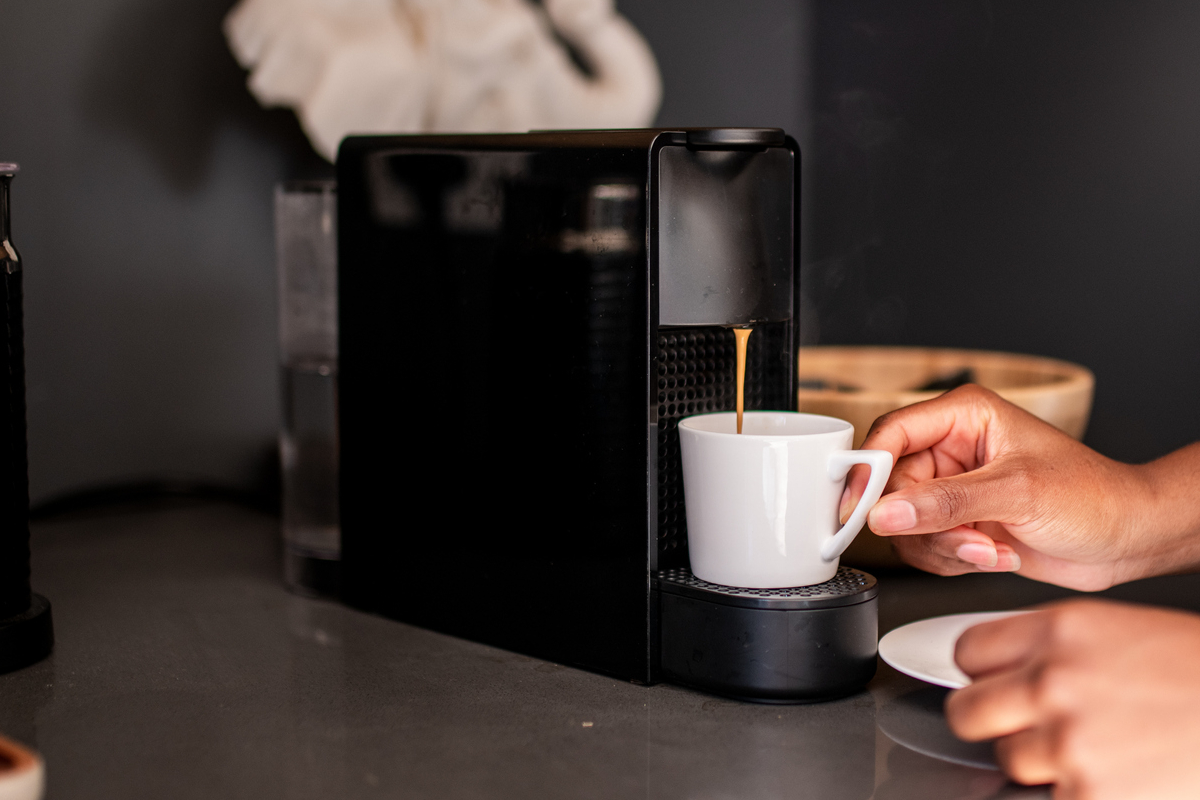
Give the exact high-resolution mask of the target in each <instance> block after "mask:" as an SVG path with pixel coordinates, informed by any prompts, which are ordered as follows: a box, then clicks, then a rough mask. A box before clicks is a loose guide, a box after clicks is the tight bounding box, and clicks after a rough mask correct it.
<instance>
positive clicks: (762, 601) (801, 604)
mask: <svg viewBox="0 0 1200 800" xmlns="http://www.w3.org/2000/svg"><path fill="white" fill-rule="evenodd" d="M658 584H659V588H660V589H661V590H662V591H663V592H669V593H671V594H679V595H685V596H687V597H695V598H698V599H702V600H705V601H707V602H710V603H721V604H723V605H733V606H742V607H745V608H763V609H770V610H774V611H783V610H789V609H802V608H826V607H832V606H848V605H854V604H855V603H863V602H866V601H867V600H870V599H871V598H872V597H875V595H877V594H878V593H879V589H878V584H877V582H876V580H875V578H874V577H873V576H872V575H868V574H867V573H865V572H862V571H861V570H857V569H852V568H850V567H838V571H837V573H836V574H835V575H834V576H833V577H832V578H830V579H829V580H827V581H825V582H823V583H814V584H812V585H811V586H789V587H787V588H781V589H750V588H746V587H742V586H722V585H720V584H716V583H709V582H708V581H705V580H701V579H700V578H697V577H696V576H695V575H693V574H692V573H691V571H690V570H686V569H669V570H660V571H659V573H658Z"/></svg>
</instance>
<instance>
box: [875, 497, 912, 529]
mask: <svg viewBox="0 0 1200 800" xmlns="http://www.w3.org/2000/svg"><path fill="white" fill-rule="evenodd" d="M870 521H871V530H873V531H876V532H879V533H898V532H900V531H907V530H910V529H912V528H914V527H916V524H917V509H916V507H915V506H913V504H912V503H910V502H908V501H907V500H888V501H887V502H886V503H880V504H879V505H877V506H875V507H874V508H872V509H871V515H870Z"/></svg>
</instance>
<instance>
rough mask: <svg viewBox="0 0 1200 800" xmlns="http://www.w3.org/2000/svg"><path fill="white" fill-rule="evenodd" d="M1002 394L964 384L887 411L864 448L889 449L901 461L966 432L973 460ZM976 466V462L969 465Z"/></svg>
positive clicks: (966, 454) (965, 452)
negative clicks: (941, 393) (922, 400)
mask: <svg viewBox="0 0 1200 800" xmlns="http://www.w3.org/2000/svg"><path fill="white" fill-rule="evenodd" d="M1003 402H1004V401H1003V400H1000V398H999V396H998V395H996V394H995V393H993V392H990V391H988V390H987V389H983V388H981V387H979V386H974V385H971V386H963V387H960V388H958V389H954V390H953V391H949V392H946V393H945V394H943V395H941V396H939V397H935V398H934V399H932V400H926V401H925V402H923V403H915V404H913V405H911V406H905V407H904V408H901V409H898V410H896V411H892V412H890V413H888V414H884V415H883V416H882V417H880V418H879V419H877V420H875V424H873V425H872V426H871V430H870V431H868V432H867V438H866V439H865V440H863V444H862V448H863V449H864V450H887V451H888V452H890V453H891V454H892V458H893V459H894V460H896V461H899V460H900V459H901V458H902V457H904V456H906V455H910V454H912V453H917V452H920V451H921V450H928V449H929V448H931V447H933V446H934V445H935V444H938V443H939V442H944V441H945V440H947V438H948V437H950V436H951V434H956V433H957V434H964V436H963V438H962V443H963V444H964V445H966V446H967V447H966V448H965V449H964V450H963V452H962V455H963V457H964V460H969V461H974V460H975V459H974V454H975V452H977V451H976V444H977V443H978V441H979V438H980V437H982V436H983V435H984V433H985V432H986V430H987V427H988V425H989V424H990V422H991V421H992V418H993V410H992V409H993V406H994V405H996V404H997V403H1003ZM970 466H974V464H973V463H972V464H970V465H968V468H969V467H970Z"/></svg>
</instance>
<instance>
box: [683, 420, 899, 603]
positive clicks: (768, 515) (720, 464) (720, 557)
mask: <svg viewBox="0 0 1200 800" xmlns="http://www.w3.org/2000/svg"><path fill="white" fill-rule="evenodd" d="M853 442H854V426H853V425H851V424H850V423H849V422H846V421H845V420H841V419H836V418H834V417H823V416H820V415H817V414H798V413H795V412H789V411H747V412H746V413H745V417H744V420H743V424H742V433H740V434H739V433H738V432H737V415H736V414H735V413H734V412H732V411H727V412H723V413H720V414H703V415H700V416H696V417H688V418H687V419H684V420H682V421H680V423H679V444H680V448H681V451H682V455H683V496H684V503H685V507H686V511H687V529H688V550H689V551H690V553H691V561H692V574H693V575H695V576H696V577H697V578H700V579H702V580H706V581H708V582H709V583H717V584H722V585H725V586H743V587H751V588H762V589H768V588H781V587H788V586H810V585H812V584H814V583H821V582H823V581H827V580H829V579H830V578H832V577H833V576H834V574H835V573H836V572H837V568H838V559H839V558H840V557H841V555H842V553H843V552H845V550H846V548H847V547H849V546H850V542H852V541H854V537H855V536H856V535H857V534H858V531H859V530H860V529H861V528H862V526H863V523H864V522H866V519H867V512H868V511H869V510H870V509H871V507H872V506H873V505H875V503H876V502H878V500H879V497H880V495H882V494H883V488H884V486H885V485H886V484H887V479H888V476H889V475H890V474H891V472H892V454H891V453H889V452H887V451H886V450H852V449H851V445H852V444H853ZM855 464H868V465H870V467H871V478H870V481H869V482H868V483H867V490H866V492H865V493H864V494H863V497H862V500H861V501H860V502H859V504H858V507H857V508H856V509H855V510H854V513H853V514H851V515H850V519H848V520H846V524H845V525H842V526H839V525H838V505H839V503H840V501H841V498H842V490H843V489H844V488H845V485H846V473H847V472H849V471H850V467H852V466H854V465H855Z"/></svg>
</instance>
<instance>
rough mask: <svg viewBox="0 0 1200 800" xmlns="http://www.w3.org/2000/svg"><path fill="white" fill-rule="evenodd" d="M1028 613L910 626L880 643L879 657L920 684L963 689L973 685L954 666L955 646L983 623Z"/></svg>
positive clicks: (952, 617) (958, 617) (947, 619)
mask: <svg viewBox="0 0 1200 800" xmlns="http://www.w3.org/2000/svg"><path fill="white" fill-rule="evenodd" d="M1028 613H1029V612H1028V611H982V612H979V613H975V614H950V615H949V616H945V617H933V618H931V619H923V620H920V621H918V622H910V623H909V624H907V625H902V626H900V627H899V628H896V630H894V631H891V632H890V633H888V634H887V635H886V636H884V637H883V638H882V639H880V640H879V657H880V658H882V659H883V660H884V661H886V662H887V663H888V664H889V665H890V666H892V667H893V668H895V669H897V670H899V671H900V672H903V673H904V674H905V675H908V676H910V677H913V678H916V679H917V680H921V681H925V682H926V683H932V684H934V685H935V686H945V687H946V688H947V689H961V688H963V687H964V686H966V685H968V684H970V683H971V679H970V678H968V677H967V674H966V673H965V672H963V671H962V670H961V669H959V668H958V665H957V664H955V663H954V643H955V642H957V641H958V637H959V636H961V635H962V633H963V631H965V630H966V629H967V628H970V627H973V626H975V625H978V624H979V623H981V622H990V621H991V620H994V619H1004V618H1005V617H1012V616H1015V615H1017V614H1028Z"/></svg>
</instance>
